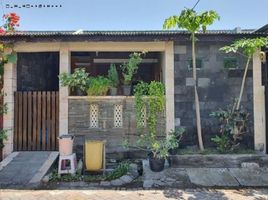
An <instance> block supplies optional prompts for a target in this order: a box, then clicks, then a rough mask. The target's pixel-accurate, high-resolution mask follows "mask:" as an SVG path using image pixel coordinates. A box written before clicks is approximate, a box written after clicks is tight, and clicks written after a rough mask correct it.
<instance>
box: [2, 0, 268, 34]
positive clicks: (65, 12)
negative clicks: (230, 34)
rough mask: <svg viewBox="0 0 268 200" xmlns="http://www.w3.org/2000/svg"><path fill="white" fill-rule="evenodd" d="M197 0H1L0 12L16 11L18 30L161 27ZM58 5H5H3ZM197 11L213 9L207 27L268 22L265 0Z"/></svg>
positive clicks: (221, 0) (204, 3)
mask: <svg viewBox="0 0 268 200" xmlns="http://www.w3.org/2000/svg"><path fill="white" fill-rule="evenodd" d="M195 3H196V0H0V13H2V14H3V13H9V12H16V13H17V14H18V15H19V16H20V17H21V22H20V27H19V30H78V29H83V30H161V29H162V25H163V22H164V20H165V19H166V18H167V17H169V16H171V15H178V14H179V13H180V12H181V10H182V9H183V8H185V7H187V8H192V7H193V5H194V4H195ZM7 4H8V5H9V6H10V7H11V6H14V5H21V6H22V5H26V4H31V5H39V4H42V5H54V6H55V5H58V6H59V5H61V6H62V7H58V8H55V7H54V8H51V7H50V8H47V7H45V8H35V7H34V8H7V7H6V5H7ZM196 10H197V11H205V10H215V11H217V12H218V13H219V15H220V16H221V20H220V21H218V22H216V23H214V24H213V25H212V26H210V27H209V29H234V28H235V27H241V28H244V29H248V28H249V29H252V28H253V29H255V28H260V27H261V26H263V25H265V24H268V0H201V1H200V3H199V4H198V5H197V7H196Z"/></svg>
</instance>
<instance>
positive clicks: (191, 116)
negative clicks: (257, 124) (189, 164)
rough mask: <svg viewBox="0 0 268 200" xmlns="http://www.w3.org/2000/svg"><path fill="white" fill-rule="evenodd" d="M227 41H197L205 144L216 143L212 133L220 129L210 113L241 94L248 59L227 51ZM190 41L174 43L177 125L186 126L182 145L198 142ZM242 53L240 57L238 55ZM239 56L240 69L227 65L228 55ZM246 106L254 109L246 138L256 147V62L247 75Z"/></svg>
mask: <svg viewBox="0 0 268 200" xmlns="http://www.w3.org/2000/svg"><path fill="white" fill-rule="evenodd" d="M225 45H227V44H226V43H223V42H202V41H199V42H197V49H196V53H197V58H201V59H202V61H203V63H202V67H201V69H199V70H198V71H197V74H198V86H199V87H198V93H199V98H200V109H201V120H202V129H203V137H204V138H203V140H204V143H205V146H206V147H208V146H212V145H213V143H212V142H211V139H210V138H211V137H213V136H214V135H215V134H217V133H218V128H219V127H218V126H217V122H216V121H215V120H213V118H211V117H210V116H209V114H210V113H211V112H212V111H215V110H217V109H219V108H225V107H226V106H227V105H228V104H230V103H232V100H233V99H234V98H237V97H238V93H239V91H240V86H241V81H242V75H243V68H244V66H245V62H246V59H245V58H243V57H242V56H238V55H237V54H236V55H234V54H233V55H232V54H231V55H230V54H225V53H223V52H220V51H219V48H221V47H222V46H225ZM191 53H192V51H191V44H190V42H175V43H174V54H175V55H174V59H175V60H174V61H175V68H174V73H175V118H176V119H175V122H176V126H184V127H186V130H187V133H186V134H185V136H184V138H183V141H182V146H191V145H197V144H198V143H197V134H196V122H195V106H194V88H193V81H192V78H191V77H192V70H191V69H189V68H188V67H189V66H188V65H189V60H190V59H191ZM237 56H238V57H237ZM225 57H237V58H238V69H225V68H224V58H225ZM241 105H242V106H244V107H245V108H246V109H247V110H248V111H249V112H250V127H249V128H250V132H249V134H247V136H246V137H245V140H244V142H243V143H244V145H246V146H247V147H253V142H254V141H253V134H254V133H253V125H252V122H253V112H252V111H253V85H252V63H251V64H250V70H249V71H248V77H247V79H246V87H245V90H244V94H243V99H242V104H241Z"/></svg>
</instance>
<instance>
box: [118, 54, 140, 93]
mask: <svg viewBox="0 0 268 200" xmlns="http://www.w3.org/2000/svg"><path fill="white" fill-rule="evenodd" d="M143 54H145V53H144V52H142V53H136V52H134V53H132V54H130V55H129V59H128V61H127V62H125V63H123V64H122V65H120V68H121V70H122V73H123V78H124V85H123V93H124V95H126V96H129V95H130V93H131V83H132V79H133V76H134V75H135V74H136V73H137V71H138V68H139V64H140V63H141V61H142V58H141V56H142V55H143Z"/></svg>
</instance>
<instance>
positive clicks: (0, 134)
mask: <svg viewBox="0 0 268 200" xmlns="http://www.w3.org/2000/svg"><path fill="white" fill-rule="evenodd" d="M7 139H8V138H7V130H3V129H2V130H0V149H1V148H3V147H4V141H6V140H7Z"/></svg>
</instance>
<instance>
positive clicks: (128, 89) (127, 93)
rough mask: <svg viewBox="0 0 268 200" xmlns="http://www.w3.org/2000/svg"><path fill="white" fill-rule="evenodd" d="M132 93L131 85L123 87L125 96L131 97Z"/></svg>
mask: <svg viewBox="0 0 268 200" xmlns="http://www.w3.org/2000/svg"><path fill="white" fill-rule="evenodd" d="M130 93H131V85H123V94H124V95H125V96H130Z"/></svg>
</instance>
